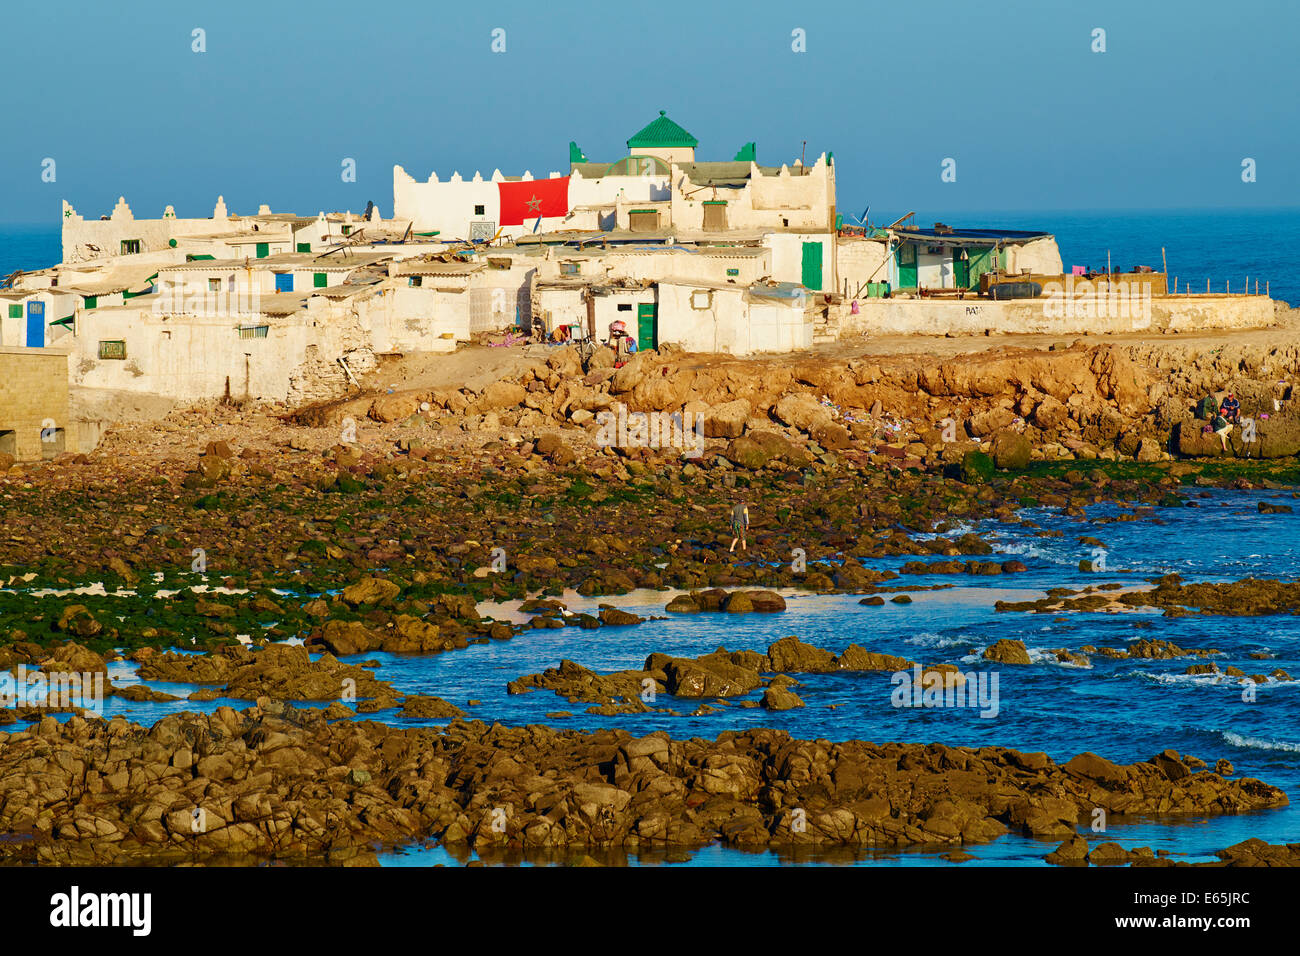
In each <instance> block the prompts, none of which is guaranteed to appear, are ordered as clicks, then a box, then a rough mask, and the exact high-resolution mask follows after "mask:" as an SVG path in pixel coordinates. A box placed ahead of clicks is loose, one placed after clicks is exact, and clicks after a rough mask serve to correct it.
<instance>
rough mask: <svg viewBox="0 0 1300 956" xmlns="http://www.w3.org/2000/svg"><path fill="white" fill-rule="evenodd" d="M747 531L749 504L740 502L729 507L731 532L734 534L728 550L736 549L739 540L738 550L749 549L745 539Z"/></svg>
mask: <svg viewBox="0 0 1300 956" xmlns="http://www.w3.org/2000/svg"><path fill="white" fill-rule="evenodd" d="M748 531H749V505H748V504H746V503H745V502H743V501H742V502H740V503H739V504H737V505H736V507H734V508H732V509H731V533H732V534H734V535H735V537H734V538H732V539H731V547H730V548H728V549H727V551H728V552H732V551H735V550H736V542H737V541H739V542H740V550H741V551H747V550H749V549H748V547H747V544H746V541H745V536H746V533H747V532H748Z"/></svg>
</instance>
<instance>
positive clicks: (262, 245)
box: [257, 242, 271, 259]
mask: <svg viewBox="0 0 1300 956" xmlns="http://www.w3.org/2000/svg"><path fill="white" fill-rule="evenodd" d="M270 254H271V244H270V243H269V242H259V243H258V244H257V258H259V259H265V258H266V257H267V256H268V255H270Z"/></svg>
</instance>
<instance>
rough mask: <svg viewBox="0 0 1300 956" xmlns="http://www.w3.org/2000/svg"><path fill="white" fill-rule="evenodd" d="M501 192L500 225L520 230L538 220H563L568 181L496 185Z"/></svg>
mask: <svg viewBox="0 0 1300 956" xmlns="http://www.w3.org/2000/svg"><path fill="white" fill-rule="evenodd" d="M497 188H498V189H500V190H501V225H503V226H522V225H523V224H524V223H525V222H532V221H533V220H534V219H536V218H537V217H538V216H544V217H546V218H550V217H551V216H567V215H568V213H569V177H568V176H557V177H555V178H554V179H529V180H525V181H523V182H517V183H497Z"/></svg>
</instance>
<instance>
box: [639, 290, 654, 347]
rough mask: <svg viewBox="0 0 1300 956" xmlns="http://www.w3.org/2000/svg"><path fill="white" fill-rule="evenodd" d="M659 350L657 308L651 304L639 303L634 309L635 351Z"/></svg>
mask: <svg viewBox="0 0 1300 956" xmlns="http://www.w3.org/2000/svg"><path fill="white" fill-rule="evenodd" d="M657 348H659V307H658V306H657V305H655V304H654V303H653V302H641V303H638V304H637V307H636V349H637V351H638V352H644V351H645V350H646V349H657Z"/></svg>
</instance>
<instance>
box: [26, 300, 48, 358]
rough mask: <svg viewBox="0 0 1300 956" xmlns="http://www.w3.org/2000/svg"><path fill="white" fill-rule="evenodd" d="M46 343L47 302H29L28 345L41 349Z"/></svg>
mask: <svg viewBox="0 0 1300 956" xmlns="http://www.w3.org/2000/svg"><path fill="white" fill-rule="evenodd" d="M44 345H45V303H44V302H28V303H27V347H28V348H29V349H39V348H42V347H44Z"/></svg>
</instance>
